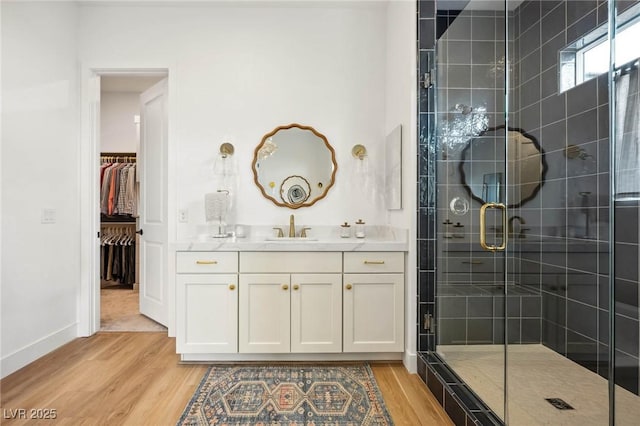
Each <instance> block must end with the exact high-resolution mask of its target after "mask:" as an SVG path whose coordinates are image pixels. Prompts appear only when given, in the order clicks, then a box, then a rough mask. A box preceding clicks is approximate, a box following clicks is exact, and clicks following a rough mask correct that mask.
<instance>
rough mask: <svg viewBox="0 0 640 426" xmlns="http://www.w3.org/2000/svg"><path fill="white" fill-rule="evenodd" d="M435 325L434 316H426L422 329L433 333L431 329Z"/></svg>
mask: <svg viewBox="0 0 640 426" xmlns="http://www.w3.org/2000/svg"><path fill="white" fill-rule="evenodd" d="M432 325H434V324H433V315H431V314H424V323H423V324H422V327H423V328H424V329H425V330H426V331H429V332H431V327H432Z"/></svg>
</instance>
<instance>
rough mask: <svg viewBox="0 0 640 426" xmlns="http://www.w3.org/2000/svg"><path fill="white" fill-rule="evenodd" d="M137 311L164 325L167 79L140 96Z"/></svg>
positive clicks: (166, 302)
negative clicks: (138, 276) (138, 293)
mask: <svg viewBox="0 0 640 426" xmlns="http://www.w3.org/2000/svg"><path fill="white" fill-rule="evenodd" d="M139 158H140V160H139V162H138V164H139V166H138V167H139V170H138V173H139V176H140V205H139V213H140V219H139V225H140V229H141V230H142V231H143V233H142V235H141V236H140V312H141V313H142V314H143V315H146V316H148V317H149V318H151V319H153V320H155V321H157V322H159V323H160V324H163V325H165V326H166V325H167V324H168V320H169V297H168V296H169V295H168V279H167V255H168V248H167V246H168V232H167V187H168V185H167V79H166V78H165V79H164V80H161V81H159V82H158V83H156V84H155V85H153V86H152V87H151V88H149V89H147V90H146V91H145V92H144V93H142V94H141V95H140V152H139Z"/></svg>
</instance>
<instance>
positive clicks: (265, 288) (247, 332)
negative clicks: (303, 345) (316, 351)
mask: <svg viewBox="0 0 640 426" xmlns="http://www.w3.org/2000/svg"><path fill="white" fill-rule="evenodd" d="M290 286H291V282H290V276H289V274H240V287H239V298H240V307H239V313H240V315H239V327H240V329H239V339H240V342H239V346H240V352H242V353H283V352H289V351H290V349H291V344H290V340H291V333H290V326H291V324H290V323H291V321H290V313H289V305H290V292H291V289H290Z"/></svg>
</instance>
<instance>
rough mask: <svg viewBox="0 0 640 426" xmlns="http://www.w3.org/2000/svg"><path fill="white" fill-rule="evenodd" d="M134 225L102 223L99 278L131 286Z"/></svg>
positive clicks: (134, 250) (134, 245)
mask: <svg viewBox="0 0 640 426" xmlns="http://www.w3.org/2000/svg"><path fill="white" fill-rule="evenodd" d="M135 235H136V234H135V226H116V225H103V226H102V230H101V233H100V278H101V279H103V280H107V281H116V282H118V283H120V284H125V285H128V286H132V285H133V284H134V283H135V281H136V237H135Z"/></svg>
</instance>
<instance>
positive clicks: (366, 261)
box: [364, 260, 384, 265]
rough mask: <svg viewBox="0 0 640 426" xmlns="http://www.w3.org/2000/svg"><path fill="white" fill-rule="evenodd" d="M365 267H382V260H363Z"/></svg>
mask: <svg viewBox="0 0 640 426" xmlns="http://www.w3.org/2000/svg"><path fill="white" fill-rule="evenodd" d="M364 264H365V265H384V260H365V261H364Z"/></svg>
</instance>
